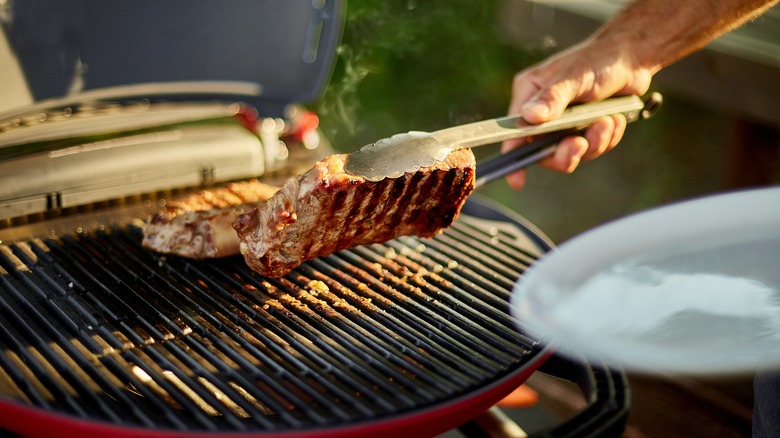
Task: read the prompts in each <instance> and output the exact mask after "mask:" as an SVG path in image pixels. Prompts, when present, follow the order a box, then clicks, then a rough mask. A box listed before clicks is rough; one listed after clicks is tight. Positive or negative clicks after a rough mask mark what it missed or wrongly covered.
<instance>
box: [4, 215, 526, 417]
mask: <svg viewBox="0 0 780 438" xmlns="http://www.w3.org/2000/svg"><path fill="white" fill-rule="evenodd" d="M461 222H463V223H461ZM515 232H519V231H517V230H515ZM140 233H141V232H140V230H139V229H138V228H136V227H134V226H118V227H116V228H111V229H105V228H98V229H96V230H92V231H89V232H79V233H74V234H66V235H63V236H61V237H59V238H48V239H45V240H40V239H31V240H30V241H29V242H18V243H15V244H13V245H2V244H0V267H2V268H0V305H1V306H2V309H0V336H3V339H0V349H1V350H0V389H2V388H15V389H13V390H9V391H10V393H9V394H3V395H6V396H11V397H12V398H14V399H16V400H19V401H20V402H23V403H26V404H30V405H33V406H39V407H42V408H44V409H53V410H58V411H64V412H66V413H68V414H70V415H75V416H76V417H78V418H82V419H85V420H91V419H99V420H100V421H108V422H112V423H115V424H124V425H136V426H142V427H154V428H164V429H173V430H185V431H216V430H220V431H224V430H234V431H247V430H257V429H258V428H259V429H260V430H265V431H289V430H300V429H301V428H307V427H322V426H328V425H336V424H343V423H344V422H350V421H363V420H365V419H370V418H382V417H383V416H386V415H397V414H399V413H402V412H407V411H411V410H414V409H417V408H420V407H422V406H429V405H431V404H434V403H436V402H438V401H440V400H447V399H449V398H451V397H457V396H458V395H459V394H462V393H463V392H464V391H468V390H469V389H470V388H478V387H481V386H483V385H485V384H486V383H489V382H490V381H492V380H493V379H495V378H497V377H500V376H502V375H504V373H506V372H507V371H508V370H510V369H512V368H513V367H517V366H520V365H521V364H523V363H524V362H525V361H526V360H527V359H528V358H530V357H533V356H534V354H535V353H536V352H538V350H539V348H540V347H539V345H538V343H537V342H536V341H534V340H532V339H530V338H528V337H527V336H524V335H523V334H520V333H518V332H517V331H516V330H515V329H514V328H513V323H514V321H512V318H511V317H510V316H508V315H507V312H506V310H507V303H506V300H507V299H508V296H509V293H510V292H511V286H512V285H513V284H514V281H515V280H516V278H517V277H518V276H519V275H520V274H521V273H522V271H523V270H524V269H525V268H526V267H527V266H528V265H529V264H530V263H532V262H533V255H529V254H528V253H527V252H524V251H522V250H520V249H518V248H515V246H517V245H516V237H517V236H515V235H513V234H512V232H506V230H503V229H500V230H499V231H498V232H496V233H492V234H491V233H490V232H485V231H484V224H482V223H480V222H479V221H471V219H470V218H465V219H462V220H461V221H459V222H458V223H456V224H455V225H454V226H453V227H452V228H451V229H450V230H448V231H447V232H446V233H445V234H444V235H441V236H437V237H436V238H434V239H432V240H425V241H422V240H420V239H415V238H402V239H398V240H395V241H391V242H388V243H386V244H381V245H372V246H365V247H359V248H354V249H352V250H348V251H343V252H340V253H337V254H334V255H331V256H328V257H323V258H320V259H316V260H312V261H309V262H307V263H305V264H304V265H303V266H301V267H300V268H299V269H297V270H296V271H293V272H292V273H290V274H288V275H287V276H286V277H284V278H281V279H267V278H263V277H261V276H258V275H257V274H255V273H254V272H252V271H251V270H249V268H248V267H247V266H246V265H245V264H244V263H243V260H241V259H240V257H233V258H227V259H222V260H214V261H208V262H194V261H189V260H185V259H179V258H175V257H171V258H166V257H161V256H159V255H156V254H153V253H150V252H148V251H146V250H145V249H143V248H142V247H141V246H140ZM483 254H488V255H489V258H491V259H495V260H496V261H495V262H493V261H490V260H489V261H485V260H484V259H485V257H484V256H483ZM494 254H495V256H494ZM453 260H454V261H455V262H454V263H452V262H453ZM5 270H7V271H8V272H6V271H5ZM17 331H18V332H19V333H21V334H22V335H21V336H20V335H19V333H17ZM16 357H18V359H16ZM20 364H21V368H20ZM55 375H59V376H60V377H54V376H55ZM31 376H33V377H32V378H31ZM4 380H6V381H4ZM7 380H10V381H7Z"/></svg>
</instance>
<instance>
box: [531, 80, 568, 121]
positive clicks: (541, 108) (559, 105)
mask: <svg viewBox="0 0 780 438" xmlns="http://www.w3.org/2000/svg"><path fill="white" fill-rule="evenodd" d="M573 98H574V95H573V93H572V91H571V87H570V86H569V85H568V83H567V82H559V83H556V84H555V85H553V86H550V87H547V88H543V89H541V90H540V91H539V92H537V93H536V94H535V95H533V96H532V97H531V98H530V99H529V100H528V101H527V102H526V103H525V104H523V106H522V108H520V114H521V115H522V116H523V118H524V119H525V120H527V121H528V122H530V123H543V122H547V121H550V120H553V119H556V118H558V117H560V116H561V114H563V111H564V110H565V109H566V107H567V106H568V105H569V103H571V101H572V99H573Z"/></svg>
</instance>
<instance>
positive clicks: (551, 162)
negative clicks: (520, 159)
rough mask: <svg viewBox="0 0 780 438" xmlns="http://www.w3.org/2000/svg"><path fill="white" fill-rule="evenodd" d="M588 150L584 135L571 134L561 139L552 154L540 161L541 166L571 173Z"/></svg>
mask: <svg viewBox="0 0 780 438" xmlns="http://www.w3.org/2000/svg"><path fill="white" fill-rule="evenodd" d="M587 150H588V140H586V139H585V137H580V136H576V137H575V136H572V137H566V138H564V139H563V140H561V141H560V142H559V143H558V145H557V146H556V147H555V150H554V151H553V154H552V155H551V156H549V157H547V158H545V159H544V160H542V161H541V164H542V166H544V167H546V168H548V169H551V170H555V171H558V172H563V173H572V172H574V169H576V168H577V165H579V164H580V161H582V156H583V155H585V152H586V151H587Z"/></svg>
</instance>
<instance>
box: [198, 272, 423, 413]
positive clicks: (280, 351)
mask: <svg viewBox="0 0 780 438" xmlns="http://www.w3.org/2000/svg"><path fill="white" fill-rule="evenodd" d="M234 269H235V272H236V273H239V274H241V275H242V279H243V280H244V281H245V282H247V283H250V284H252V285H253V288H254V289H257V290H261V291H262V290H264V291H266V293H267V294H269V295H271V296H279V295H280V294H281V293H282V292H270V291H272V290H274V289H276V287H275V286H273V285H272V284H271V283H269V282H267V281H261V282H257V281H255V280H253V279H252V278H249V277H252V274H249V272H248V269H246V268H244V267H243V266H239V267H237V268H234ZM190 270H191V271H192V272H197V273H198V274H199V275H204V274H203V273H202V272H200V271H197V270H196V268H194V267H190ZM212 274H214V275H217V276H218V275H221V273H220V272H219V269H215V270H214V272H213V273H212ZM247 276H248V277H247ZM224 280H227V281H230V280H231V279H227V278H225V279H224ZM236 287H239V288H240V287H243V286H241V285H240V284H238V282H236ZM284 290H285V292H284V293H287V294H289V295H291V296H294V295H296V294H297V293H298V292H297V291H296V290H295V288H293V287H291V286H290V285H289V284H288V285H287V286H286V287H285V288H284ZM246 300H247V301H249V302H240V303H238V304H236V306H237V307H236V309H237V310H238V311H239V312H243V313H245V314H246V315H248V316H250V319H252V320H254V319H258V320H265V321H274V320H278V321H279V323H278V324H273V326H272V327H271V328H270V330H269V331H270V332H271V333H272V337H274V338H278V339H280V340H281V341H282V342H284V344H285V345H296V346H303V345H309V348H302V347H297V351H295V352H294V353H293V354H290V353H289V351H287V350H285V349H284V348H282V347H280V346H279V345H277V344H276V343H274V342H270V343H268V344H267V346H268V348H269V349H270V350H271V351H273V352H274V353H275V354H277V355H278V356H279V357H281V358H282V360H283V362H284V363H291V364H294V365H296V366H297V367H298V368H299V369H315V370H319V372H315V373H311V376H310V377H311V378H315V379H316V380H317V383H318V384H320V385H322V386H323V387H325V388H327V389H328V390H330V391H332V392H333V393H334V394H336V395H338V396H339V398H340V399H341V400H348V399H351V398H354V397H353V396H352V395H350V392H354V391H358V392H366V391H368V390H369V388H371V387H372V386H377V387H380V388H381V387H386V389H388V390H389V391H390V394H392V388H391V387H390V386H389V385H387V381H386V379H384V378H382V376H377V375H373V374H370V371H371V368H370V367H366V366H361V363H360V362H359V361H358V360H357V358H355V357H345V355H344V354H343V353H342V352H339V351H338V350H337V349H335V348H334V347H333V345H329V344H328V343H326V342H324V341H323V339H329V338H331V337H330V336H327V335H325V334H324V333H323V329H325V328H327V326H328V325H329V324H330V323H329V322H328V321H325V320H323V319H321V318H319V319H318V320H317V321H316V326H318V327H320V328H315V327H314V326H313V325H312V324H310V323H308V322H306V320H305V319H304V318H301V317H299V316H296V315H295V313H296V312H295V309H292V308H290V309H289V310H290V312H289V313H288V314H287V315H277V314H274V313H273V310H274V309H273V308H271V309H270V310H268V311H266V309H264V308H263V307H264V304H263V301H262V300H260V301H258V302H256V303H253V302H252V300H253V297H252V296H249V297H247V298H246ZM270 307H271V306H269V308H270ZM273 307H277V308H278V306H273ZM311 313H312V312H308V315H305V316H307V317H309V318H315V317H316V315H312V314H311ZM252 325H254V324H250V327H247V328H245V329H246V330H247V331H248V332H249V333H250V334H252V335H253V336H255V337H256V338H261V337H265V335H264V333H262V331H261V330H262V329H261V328H259V327H257V326H256V325H255V326H254V327H253V326H252ZM339 363H344V364H347V365H349V366H350V367H351V368H352V369H351V370H350V371H351V372H352V375H348V374H345V373H343V372H342V371H341V370H340V369H339V368H338V367H336V366H335V364H339ZM327 374H333V375H336V376H337V377H338V380H337V381H338V382H343V383H344V384H345V385H346V386H347V388H344V389H342V388H341V387H339V386H337V385H335V384H334V383H332V382H330V381H329V380H327V379H319V378H317V377H318V376H321V375H327ZM366 380H368V383H366ZM297 386H303V387H305V386H306V384H305V383H304V382H299V383H297ZM313 394H315V395H317V396H319V395H318V393H317V392H314V393H313ZM404 399H405V398H404V397H403V396H401V397H398V398H397V400H396V402H398V401H403V400H404ZM407 402H410V401H408V400H407ZM384 403H385V404H386V407H387V406H390V405H389V404H388V403H386V402H384ZM396 404H397V403H396ZM351 407H352V408H353V409H356V410H358V411H359V413H360V414H362V415H371V414H375V412H373V411H371V410H368V406H366V405H365V400H364V401H362V403H353V404H352V406H351ZM345 415H347V414H345Z"/></svg>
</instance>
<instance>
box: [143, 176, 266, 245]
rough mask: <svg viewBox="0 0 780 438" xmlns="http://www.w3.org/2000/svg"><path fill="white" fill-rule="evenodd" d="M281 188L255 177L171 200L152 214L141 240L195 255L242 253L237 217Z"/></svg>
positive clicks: (144, 243)
mask: <svg viewBox="0 0 780 438" xmlns="http://www.w3.org/2000/svg"><path fill="white" fill-rule="evenodd" d="M277 190H279V189H278V187H273V186H270V185H267V184H264V183H262V182H260V181H258V180H256V179H254V180H249V181H242V182H236V183H230V184H228V185H226V186H225V187H221V188H216V189H211V190H202V191H200V192H198V193H194V194H192V195H189V196H187V197H184V198H182V199H178V200H175V201H171V202H169V203H168V204H166V206H165V208H164V209H163V210H161V211H159V212H157V213H156V214H155V215H154V216H153V217H152V218H151V220H150V221H149V224H148V225H147V226H146V229H145V230H144V237H143V240H142V242H141V243H142V245H143V246H144V247H145V248H147V249H151V250H152V251H156V252H158V253H162V254H175V255H178V256H182V257H187V258H191V259H205V258H216V257H226V256H230V255H235V254H238V253H239V249H238V246H239V242H238V235H236V231H235V230H234V229H233V227H232V223H233V221H234V220H235V219H236V217H238V215H240V214H242V213H246V212H248V211H250V210H252V209H253V208H257V207H258V206H260V205H262V204H263V203H265V201H267V200H268V199H269V198H270V197H271V196H272V195H273V194H274V193H275V192H276V191H277Z"/></svg>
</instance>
